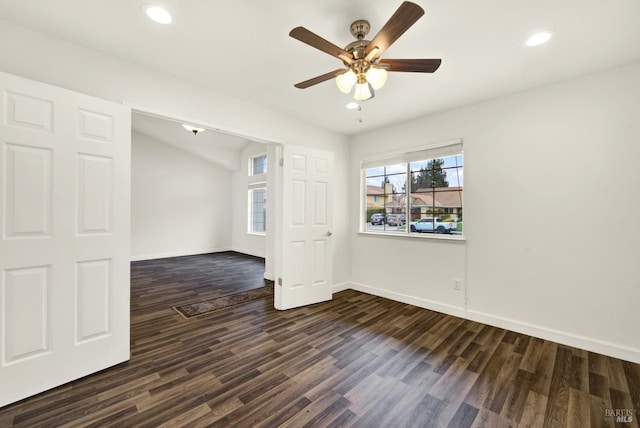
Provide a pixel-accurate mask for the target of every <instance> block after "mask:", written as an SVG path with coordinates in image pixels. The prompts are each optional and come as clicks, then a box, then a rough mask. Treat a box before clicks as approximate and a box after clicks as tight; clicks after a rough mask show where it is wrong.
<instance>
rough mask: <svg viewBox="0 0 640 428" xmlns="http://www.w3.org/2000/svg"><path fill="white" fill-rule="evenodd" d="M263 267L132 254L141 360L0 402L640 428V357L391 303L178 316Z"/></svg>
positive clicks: (126, 416) (37, 409)
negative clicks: (619, 418) (620, 418)
mask: <svg viewBox="0 0 640 428" xmlns="http://www.w3.org/2000/svg"><path fill="white" fill-rule="evenodd" d="M263 270H264V265H263V261H262V260H261V259H257V258H253V257H248V256H242V255H239V254H237V253H231V252H229V253H219V254H211V255H203V256H193V257H180V258H173V259H164V260H154V261H143V262H135V263H132V280H131V286H132V291H131V351H132V357H131V360H130V361H129V362H127V363H124V364H121V365H118V366H116V367H112V368H110V369H107V370H104V371H102V372H100V373H96V374H94V375H91V376H88V377H86V378H83V379H80V380H77V381H75V382H71V383H69V384H67V385H64V386H61V387H59V388H56V389H53V390H51V391H47V392H44V393H42V394H39V395H37V396H35V397H32V398H29V399H26V400H23V401H21V402H19V403H15V404H13V405H10V406H7V407H4V408H2V409H0V426H2V427H5V426H7V427H8V426H19V427H39V426H74V427H77V426H96V427H98V426H100V427H102V426H114V427H158V426H189V427H200V426H220V427H230V426H238V427H245V426H247V427H248V426H264V427H276V426H287V427H304V426H308V427H325V426H328V427H340V426H358V427H404V426H407V427H409V426H411V427H414V426H415V427H456V428H459V427H488V428H496V427H580V428H583V427H614V426H617V427H638V424H637V421H636V418H637V416H638V415H637V414H636V413H635V411H634V412H633V414H632V419H633V421H632V422H630V423H620V422H619V423H616V422H615V421H611V420H609V419H610V418H609V412H610V410H613V411H615V410H616V409H617V410H619V411H621V410H631V409H636V410H640V365H637V364H632V363H629V362H625V361H621V360H618V359H615V358H609V357H605V356H602V355H599V354H595V353H591V352H586V351H583V350H579V349H576V348H572V347H568V346H564V345H559V344H556V343H553V342H548V341H544V340H540V339H536V338H532V337H529V336H526V335H522V334H517V333H513V332H510V331H506V330H502V329H499V328H494V327H490V326H487V325H483V324H479V323H476V322H471V321H465V320H462V319H459V318H455V317H451V316H447V315H443V314H441V313H437V312H432V311H429V310H426V309H421V308H417V307H414V306H410V305H406V304H403V303H398V302H394V301H391V300H387V299H383V298H380V297H375V296H371V295H368V294H363V293H359V292H356V291H351V290H349V291H344V292H341V293H337V294H336V295H334V299H333V300H332V301H331V302H326V303H322V304H317V305H313V306H309V307H304V308H300V309H294V310H289V311H284V312H280V311H276V310H274V309H273V304H272V302H271V301H267V300H258V301H253V302H250V303H248V304H246V305H241V306H237V307H233V308H229V309H225V310H222V311H218V312H214V313H211V314H209V315H205V316H201V317H199V318H193V319H188V320H187V319H184V318H182V317H181V316H180V315H179V314H178V313H176V312H175V311H174V310H173V309H172V306H174V305H178V304H184V303H190V302H194V301H198V300H204V299H209V298H212V297H217V296H221V295H225V294H229V293H233V292H235V291H240V290H246V289H250V288H256V287H260V286H262V285H263V283H264V281H263V279H262V274H263ZM613 418H615V416H613Z"/></svg>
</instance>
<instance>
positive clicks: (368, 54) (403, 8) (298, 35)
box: [289, 1, 442, 101]
mask: <svg viewBox="0 0 640 428" xmlns="http://www.w3.org/2000/svg"><path fill="white" fill-rule="evenodd" d="M422 15H424V10H423V9H422V8H421V7H420V6H418V5H417V4H415V3H411V2H408V1H405V2H404V3H402V4H401V5H400V7H399V8H398V10H396V12H395V13H394V14H393V16H392V17H391V18H389V20H388V21H387V23H386V24H384V26H383V27H382V29H381V30H380V31H379V32H378V34H376V36H375V37H374V38H373V40H370V41H369V40H365V38H364V37H365V36H366V35H367V33H369V30H370V28H371V27H370V25H369V22H368V21H366V20H364V19H359V20H357V21H354V22H353V23H352V24H351V34H352V35H353V36H354V37H355V38H356V39H357V40H356V41H355V42H351V43H349V44H348V45H347V46H346V47H345V48H344V49H342V48H340V47H338V46H336V45H334V44H333V43H331V42H329V41H327V40H325V39H323V38H322V37H320V36H318V35H317V34H315V33H312V32H311V31H309V30H307V29H306V28H304V27H296V28H294V29H293V30H291V32H289V36H291V37H293V38H294V39H297V40H300V41H301V42H302V43H306V44H307V45H309V46H311V47H314V48H316V49H319V50H321V51H322V52H325V53H328V54H329V55H331V56H334V57H336V58H338V59H340V60H342V62H343V64H344V65H345V67H346V68H339V69H337V70H333V71H330V72H329V73H326V74H323V75H321V76H317V77H314V78H312V79H309V80H305V81H304V82H300V83H296V84H295V85H294V86H295V87H296V88H300V89H305V88H308V87H310V86H313V85H316V84H318V83H321V82H324V81H326V80H329V79H332V78H334V77H335V78H336V84H337V85H338V88H339V89H340V90H341V91H342V92H344V93H345V94H348V93H349V92H351V89H352V88H353V86H354V85H355V87H356V89H355V92H354V98H355V99H356V100H358V101H364V100H368V99H369V98H371V97H372V96H373V94H374V91H375V90H376V89H380V88H381V87H382V86H383V85H384V83H385V82H386V80H387V71H393V72H395V71H404V72H414V73H433V72H434V71H436V70H437V69H438V67H440V63H441V62H442V60H441V59H380V55H382V53H383V52H384V51H385V50H387V48H389V46H391V45H392V44H393V43H394V42H395V41H396V40H397V39H398V38H399V37H400V36H401V35H402V34H404V32H405V31H407V30H408V29H409V28H410V27H411V26H412V25H413V24H414V23H415V22H416V21H417V20H418V19H420V17H422Z"/></svg>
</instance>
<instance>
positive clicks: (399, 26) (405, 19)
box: [365, 1, 424, 59]
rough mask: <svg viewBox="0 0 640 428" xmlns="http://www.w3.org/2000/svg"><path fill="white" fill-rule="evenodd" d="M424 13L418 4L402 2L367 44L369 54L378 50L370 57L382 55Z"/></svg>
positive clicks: (366, 51)
mask: <svg viewBox="0 0 640 428" xmlns="http://www.w3.org/2000/svg"><path fill="white" fill-rule="evenodd" d="M422 15H424V10H423V9H422V8H421V7H420V6H418V5H417V4H415V3H411V2H408V1H405V2H404V3H402V4H401V5H400V7H399V8H398V10H396V13H394V14H393V16H392V17H391V18H389V20H388V21H387V23H386V24H384V27H382V29H380V31H379V32H378V34H376V36H375V37H374V38H373V40H371V43H369V45H368V46H367V48H366V50H365V53H366V54H367V55H368V54H369V53H370V52H371V51H373V50H374V49H376V48H377V51H376V52H375V53H374V54H373V56H372V57H370V58H369V59H375V58H378V57H379V56H380V55H382V52H384V51H385V50H387V48H388V47H389V46H391V44H393V42H395V41H396V40H398V38H399V37H400V36H402V34H404V32H405V31H407V30H408V29H409V28H410V27H411V26H412V25H413V24H415V22H416V21H417V20H418V19H420V17H421V16H422Z"/></svg>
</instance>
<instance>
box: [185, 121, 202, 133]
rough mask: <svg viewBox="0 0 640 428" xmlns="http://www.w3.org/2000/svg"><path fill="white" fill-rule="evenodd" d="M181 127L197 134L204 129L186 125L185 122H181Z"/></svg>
mask: <svg viewBox="0 0 640 428" xmlns="http://www.w3.org/2000/svg"><path fill="white" fill-rule="evenodd" d="M182 127H183V128H184V129H186V130H187V131H189V132H192V133H193V135H198V133H199V132H203V131H204V128H196V127H195V126H191V125H187V124H186V123H183V124H182Z"/></svg>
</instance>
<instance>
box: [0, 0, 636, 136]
mask: <svg viewBox="0 0 640 428" xmlns="http://www.w3.org/2000/svg"><path fill="white" fill-rule="evenodd" d="M150 1H152V0H97V1H86V0H60V1H50V0H29V1H15V0H0V18H2V19H5V20H8V21H11V22H14V23H17V24H20V25H23V26H26V27H29V28H32V29H35V30H38V31H41V32H44V33H48V34H51V35H53V36H56V37H60V38H63V39H66V40H69V41H72V42H74V43H77V44H80V45H84V46H86V47H89V48H93V49H97V50H100V51H103V52H107V53H109V54H111V55H114V56H117V57H120V58H124V59H127V60H129V61H132V62H135V63H138V64H141V65H144V66H148V67H151V68H153V69H157V70H161V71H165V72H167V73H171V74H173V75H177V76H180V77H182V78H185V79H188V80H190V81H194V82H197V83H200V84H202V85H205V86H207V87H210V88H212V89H213V90H215V91H218V92H220V93H226V94H230V95H233V96H236V97H239V98H242V99H246V100H250V101H251V102H253V103H255V104H258V105H262V106H264V107H268V108H271V109H274V110H277V111H281V112H284V113H287V114H289V115H291V116H294V117H297V118H299V119H300V120H302V121H305V122H308V123H312V124H315V125H319V126H322V127H325V128H327V129H330V130H333V131H337V132H340V133H344V134H349V135H352V134H357V133H359V132H363V131H365V130H371V129H374V128H377V127H381V126H385V125H389V124H392V123H397V122H401V121H404V120H407V119H411V118H415V117H419V116H424V115H428V114H433V113H436V112H440V111H444V110H448V109H452V108H455V107H458V106H462V105H467V104H471V103H474V102H477V101H481V100H483V99H488V98H493V97H496V96H501V95H504V94H508V93H512V92H517V91H521V90H525V89H528V88H532V87H536V86H540V85H543V84H546V83H550V82H554V81H558V80H563V79H567V78H571V77H574V76H578V75H582V74H587V73H590V72H593V71H597V70H600V69H605V68H610V67H615V66H619V65H623V64H628V63H631V62H635V61H637V60H640V25H638V23H637V22H638V19H640V2H639V1H638V0H615V1H613V2H612V1H607V0H562V1H557V0H538V1H528V0H527V1H524V0H522V1H514V0H478V1H469V0H466V1H464V0H416V2H417V3H418V4H419V5H420V6H421V7H422V8H424V10H425V12H426V13H425V16H424V17H422V18H421V19H420V20H418V22H417V23H416V24H414V25H413V26H412V27H411V28H410V29H409V30H408V31H407V32H406V33H405V34H404V35H403V36H402V37H401V38H400V39H399V40H398V41H397V42H396V43H395V44H394V45H393V46H392V47H391V48H389V49H388V50H387V51H386V53H385V56H386V57H389V58H442V66H441V67H440V69H439V70H438V72H437V73H435V74H418V73H391V74H390V75H389V78H388V80H387V83H386V85H385V86H384V88H382V89H381V90H379V91H378V92H377V93H376V97H375V98H374V99H372V100H369V101H365V102H363V103H362V111H350V110H347V109H345V107H344V106H345V104H346V103H347V102H349V101H351V97H350V96H349V95H345V94H342V93H341V92H340V91H338V90H337V88H336V86H335V83H334V82H332V81H327V82H324V83H322V84H318V85H316V86H314V87H311V88H308V89H305V90H300V89H296V88H294V87H293V84H294V83H296V82H300V81H302V80H304V79H307V78H309V77H312V76H317V75H319V74H322V73H325V72H327V71H330V70H334V69H336V68H338V67H340V66H341V64H340V62H339V61H337V60H336V59H335V58H332V57H330V56H328V55H326V54H323V53H322V52H319V51H317V50H315V49H311V48H309V47H308V46H306V45H304V44H302V43H300V42H299V41H297V40H294V39H292V38H290V37H289V36H288V33H289V31H290V30H291V29H292V28H294V27H296V26H304V27H306V28H308V29H309V30H311V31H313V32H315V33H317V34H318V35H320V36H322V37H323V38H325V39H327V40H329V41H331V42H332V43H335V44H337V45H339V46H345V45H346V44H348V43H349V42H351V41H352V40H353V38H352V36H351V34H350V33H349V26H350V24H351V22H352V21H354V20H356V19H366V20H368V21H369V22H370V23H371V33H370V34H371V35H373V34H375V33H377V31H378V30H379V29H380V28H381V27H382V25H383V24H384V23H385V22H386V21H387V19H389V17H390V16H391V15H392V14H393V12H394V11H395V10H396V9H397V8H398V7H399V6H400V3H401V1H400V0H398V1H384V2H381V1H375V0H352V1H349V2H345V1H344V0H322V1H320V0H317V1H314V2H299V1H292V0H271V1H268V2H258V1H253V0H235V1H233V2H231V1H225V2H223V1H218V0H192V1H183V0H182V1H180V0H162V1H160V2H159V3H161V4H162V5H163V6H165V7H166V8H167V9H168V10H169V11H170V12H171V14H172V15H173V19H174V20H173V23H172V24H170V25H165V26H161V25H158V24H155V23H153V22H151V21H149V20H148V19H147V18H146V16H145V15H144V14H143V12H142V6H143V5H144V4H148V3H149V2H150ZM544 28H548V29H553V30H555V32H556V37H555V38H554V40H553V41H552V42H551V43H549V44H546V45H543V46H539V47H537V48H526V47H524V46H523V42H524V40H525V38H526V37H527V36H528V35H530V34H531V33H532V32H534V31H536V30H539V29H544ZM360 120H361V121H360Z"/></svg>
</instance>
